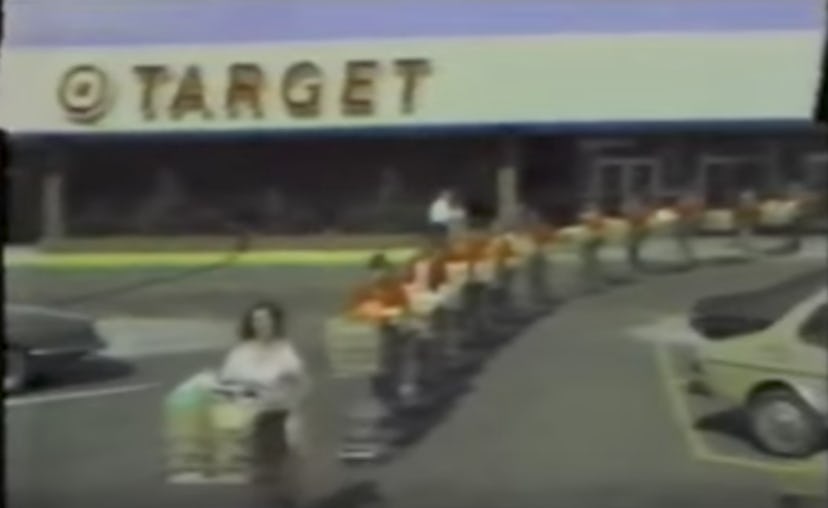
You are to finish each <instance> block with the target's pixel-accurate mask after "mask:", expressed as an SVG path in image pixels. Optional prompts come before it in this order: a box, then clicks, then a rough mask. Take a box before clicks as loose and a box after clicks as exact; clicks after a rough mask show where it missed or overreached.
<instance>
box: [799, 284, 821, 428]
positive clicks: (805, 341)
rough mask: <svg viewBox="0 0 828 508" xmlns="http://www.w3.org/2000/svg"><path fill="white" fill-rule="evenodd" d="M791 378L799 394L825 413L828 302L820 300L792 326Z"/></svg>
mask: <svg viewBox="0 0 828 508" xmlns="http://www.w3.org/2000/svg"><path fill="white" fill-rule="evenodd" d="M795 340H796V342H795V344H796V345H795V351H794V358H795V365H796V369H795V370H796V372H795V374H794V375H795V376H796V378H795V382H796V383H797V384H798V385H799V388H800V389H801V390H803V391H804V392H803V396H804V397H805V398H806V399H809V402H810V403H811V404H812V405H813V406H815V408H816V409H818V410H819V411H820V412H821V413H822V414H824V415H828V303H826V301H825V300H822V302H821V303H819V305H818V306H817V307H816V308H814V309H813V310H812V311H811V312H810V313H809V314H807V316H806V317H805V319H804V320H803V321H802V322H801V324H800V326H799V327H798V329H797V330H796V337H795Z"/></svg>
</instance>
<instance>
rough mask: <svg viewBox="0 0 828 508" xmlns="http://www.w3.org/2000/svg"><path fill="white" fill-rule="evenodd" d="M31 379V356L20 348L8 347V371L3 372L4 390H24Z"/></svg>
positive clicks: (14, 391)
mask: <svg viewBox="0 0 828 508" xmlns="http://www.w3.org/2000/svg"><path fill="white" fill-rule="evenodd" d="M29 379H30V372H29V358H28V356H27V355H26V352H25V351H24V350H22V349H19V348H14V347H11V348H7V349H6V371H5V372H4V374H3V390H4V391H5V392H6V393H16V392H19V391H21V390H23V389H24V388H25V387H26V385H27V384H28V382H29Z"/></svg>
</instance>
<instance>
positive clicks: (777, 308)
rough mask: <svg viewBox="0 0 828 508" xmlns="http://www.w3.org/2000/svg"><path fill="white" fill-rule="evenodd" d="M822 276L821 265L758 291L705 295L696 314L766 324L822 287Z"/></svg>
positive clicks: (824, 273)
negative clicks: (706, 296)
mask: <svg viewBox="0 0 828 508" xmlns="http://www.w3.org/2000/svg"><path fill="white" fill-rule="evenodd" d="M825 276H826V271H825V269H824V268H820V269H817V270H808V271H807V272H804V273H802V274H799V275H796V276H795V277H792V278H789V279H786V280H784V281H782V282H780V283H778V284H774V285H772V286H768V287H764V288H761V289H758V290H752V291H746V292H739V293H736V294H730V295H722V296H714V297H711V298H706V299H703V300H701V301H700V302H699V304H698V305H697V313H702V314H710V315H716V316H721V317H733V318H745V319H751V320H757V321H762V322H763V323H765V324H767V325H770V324H772V323H774V322H776V321H777V320H779V319H780V318H781V317H782V316H784V315H785V314H786V313H787V312H788V311H789V310H791V308H793V306H794V305H796V304H797V303H799V302H801V301H802V300H803V299H805V298H808V297H809V296H812V295H813V294H814V293H816V292H817V291H818V290H819V289H820V288H824V287H825V285H826V283H825Z"/></svg>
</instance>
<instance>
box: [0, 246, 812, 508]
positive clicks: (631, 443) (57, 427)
mask: <svg viewBox="0 0 828 508" xmlns="http://www.w3.org/2000/svg"><path fill="white" fill-rule="evenodd" d="M821 265H824V261H823V260H820V259H819V258H818V257H816V256H812V257H811V259H770V260H764V261H757V262H753V263H744V264H714V265H710V266H705V267H702V268H699V269H698V270H695V271H693V272H677V273H672V274H661V275H647V276H642V277H636V278H634V279H633V280H632V281H631V283H627V284H618V285H617V286H614V287H612V288H610V289H608V290H606V291H604V292H601V293H598V294H595V295H590V296H577V297H576V295H579V289H578V284H577V280H576V278H575V276H574V270H573V268H574V266H573V265H572V264H571V263H560V264H559V265H558V266H557V267H556V269H555V276H554V280H555V283H556V284H555V285H556V287H557V288H558V294H559V296H561V297H563V298H565V299H569V301H565V302H564V304H563V305H561V306H560V307H558V308H557V309H555V310H554V311H553V312H551V313H550V314H549V315H548V316H546V317H544V318H543V319H541V320H539V321H536V322H535V323H533V324H532V325H531V326H530V327H529V328H526V329H525V330H523V331H522V332H521V333H520V334H519V335H518V336H516V337H515V338H514V339H513V340H512V341H511V342H510V344H509V345H507V346H506V347H504V348H503V349H501V350H500V351H499V352H497V354H496V355H495V356H493V358H492V359H491V360H490V361H489V362H488V364H487V365H486V367H485V369H484V370H483V371H482V372H481V373H480V374H478V375H477V376H476V377H475V378H474V380H473V384H472V389H471V391H470V392H469V393H468V394H466V395H465V396H464V397H462V399H461V400H460V401H459V402H458V403H457V404H456V406H455V407H453V408H451V410H450V411H448V412H447V413H446V414H445V415H444V416H443V417H442V418H441V419H440V421H439V422H437V423H436V425H435V426H434V427H433V428H432V429H431V430H430V432H429V433H428V434H427V435H426V436H425V437H424V438H423V439H422V440H420V441H419V442H418V443H416V444H415V445H413V446H412V447H410V448H408V449H406V450H404V451H403V452H402V453H401V454H400V456H398V457H397V458H396V459H395V460H394V461H392V462H390V463H389V464H386V465H383V466H378V467H371V468H364V469H356V470H354V469H345V468H343V467H342V466H341V465H340V464H338V463H337V462H336V460H335V458H334V451H335V448H336V443H337V438H338V436H339V433H340V432H341V431H342V428H343V426H342V423H343V421H342V414H343V412H344V411H345V409H346V408H347V403H348V400H349V393H350V390H351V389H352V387H349V386H348V385H347V384H343V383H341V382H334V381H333V380H331V379H329V377H328V375H327V368H326V365H325V361H324V355H323V353H322V346H321V344H322V337H321V330H322V326H323V323H324V319H325V317H326V316H328V315H330V314H331V313H332V312H334V311H335V310H336V309H337V308H338V307H339V306H340V305H341V303H342V302H343V299H344V297H345V295H346V293H347V289H348V288H349V287H351V286H352V285H353V284H354V283H355V282H356V281H357V280H359V278H360V270H359V269H357V268H346V267H340V268H311V267H302V268H299V267H293V268H290V267H230V268H224V269H221V270H217V271H214V272H209V273H203V274H200V275H198V276H196V277H192V278H189V279H182V280H179V281H177V282H176V283H174V284H169V285H160V286H156V287H150V288H146V289H144V290H141V291H136V292H132V293H126V294H123V295H119V296H117V297H111V298H105V299H98V300H88V301H81V300H74V299H73V298H72V297H74V296H77V295H80V294H82V293H84V294H91V293H94V292H96V291H98V290H102V289H110V288H113V287H119V286H126V285H130V284H133V283H135V282H138V281H144V280H146V279H147V278H151V277H158V276H166V275H169V274H170V273H173V272H176V271H178V270H180V269H176V270H173V269H169V270H164V269H153V270H147V269H144V270H71V271H66V270H43V269H35V268H15V269H11V270H9V271H8V272H7V277H6V290H7V297H8V298H9V300H11V301H16V302H26V303H50V302H54V301H57V300H63V301H64V302H65V301H73V303H74V305H73V306H72V308H73V309H74V310H77V311H80V312H84V313H88V314H91V315H94V316H96V317H97V318H99V319H101V320H102V321H105V322H107V323H110V324H112V326H113V327H114V328H112V329H116V328H117V330H118V331H117V332H114V333H116V335H119V337H118V341H120V342H118V345H119V347H120V349H118V348H113V349H112V350H111V351H109V352H108V353H109V354H110V356H111V358H107V359H96V360H94V361H90V362H87V363H86V364H83V365H78V366H76V367H75V368H74V369H72V370H71V371H69V372H66V373H65V374H63V375H62V376H61V377H59V378H58V379H54V380H52V381H51V382H50V383H49V384H47V385H45V386H41V387H37V388H36V389H34V390H33V391H32V392H30V393H27V394H25V395H22V396H19V397H14V398H10V399H7V400H6V420H5V423H6V429H7V433H6V488H7V496H8V497H7V499H8V501H9V503H10V505H11V506H14V507H21V508H22V507H26V508H41V507H42V508H51V507H56V508H57V507H60V508H74V507H78V508H81V507H83V508H98V507H100V508H105V507H110V506H118V507H133V506H134V507H136V508H137V507H141V508H143V507H145V506H158V507H168V506H169V507H173V506H175V507H182V506H200V507H204V508H211V507H216V508H219V507H223V508H231V507H232V508H244V507H248V506H249V507H254V506H256V507H259V506H268V505H267V504H266V501H264V500H263V499H262V498H261V497H260V495H259V493H257V492H256V491H254V490H253V489H250V488H244V487H227V486H224V487H221V486H198V487H182V486H169V485H165V484H164V483H163V477H162V465H163V455H162V452H163V447H162V443H161V404H162V401H163V397H164V395H165V393H167V392H168V391H169V389H170V388H171V387H172V386H174V385H175V384H176V383H177V382H179V381H180V380H181V379H183V378H184V377H186V376H187V375H188V374H190V373H192V372H194V371H196V370H198V369H200V368H203V367H205V366H210V365H215V364H216V363H218V362H219V361H220V359H221V356H222V354H223V351H224V350H225V349H226V347H228V346H229V345H230V344H232V341H233V340H234V339H233V336H232V330H233V326H234V323H235V320H236V318H237V317H238V315H239V314H240V313H241V311H242V310H243V309H244V308H245V307H247V306H248V305H250V304H251V303H253V302H254V301H256V300H258V299H261V298H275V299H278V300H280V301H282V302H284V304H285V305H286V306H287V308H288V310H289V319H290V330H291V335H292V336H293V337H295V340H296V341H297V343H298V344H299V347H300V349H301V350H302V352H303V353H304V355H305V356H306V358H307V359H308V361H309V363H310V364H311V366H312V369H313V371H314V375H315V378H316V383H315V390H314V393H313V397H312V400H311V402H310V404H309V407H308V414H309V422H310V423H309V426H310V434H311V436H312V440H313V443H314V447H313V451H312V454H311V457H310V458H309V460H308V463H309V466H308V485H309V492H310V493H311V494H312V496H311V497H312V498H313V499H314V502H315V503H316V504H317V505H323V506H368V502H369V499H368V497H369V496H367V494H366V490H370V489H366V490H363V489H361V488H359V486H360V485H365V484H369V485H373V486H375V487H376V490H377V494H378V495H379V496H380V498H381V500H382V502H384V504H385V505H386V506H392V507H395V508H398V507H399V508H403V507H409V506H410V507H412V508H413V507H421V506H423V507H433V508H441V507H445V508H461V507H465V506H475V507H479V508H486V507H492V508H494V507H503V506H510V507H515V508H523V507H527V508H529V507H538V508H550V507H557V506H560V507H566V508H580V507H583V508H607V507H609V508H626V507H629V508H651V507H652V508H655V507H661V506H674V507H682V508H690V507H715V506H723V507H725V506H726V507H729V508H730V507H732V508H766V507H767V508H771V507H772V506H774V504H773V501H774V492H773V487H772V485H771V484H770V482H769V480H768V478H767V475H763V474H760V473H757V472H755V471H751V470H746V469H741V468H736V467H726V466H718V465H710V464H703V463H699V462H697V461H696V460H695V459H694V458H693V456H692V454H691V453H690V452H689V450H688V449H687V446H686V443H685V441H684V440H683V438H682V433H683V431H684V429H681V428H679V427H678V426H677V424H676V422H675V420H674V419H673V418H672V417H671V414H670V410H669V404H668V401H667V400H666V398H665V396H664V390H663V383H662V380H661V379H660V377H659V372H658V368H657V365H656V362H655V360H654V355H653V348H652V344H651V343H649V342H648V341H647V340H641V339H640V337H637V336H636V333H635V330H639V329H641V328H642V327H645V326H647V325H648V324H652V323H654V322H658V321H659V320H660V319H663V318H664V316H666V315H672V314H676V313H680V312H682V311H684V310H685V309H687V308H688V306H689V305H690V304H691V303H692V302H693V301H695V300H696V299H697V298H699V297H702V296H707V295H712V294H717V293H722V292H729V291H735V290H742V289H748V288H752V287H760V286H762V285H765V284H770V283H773V282H776V281H777V280H781V279H782V278H785V277H788V276H791V275H794V274H796V273H799V272H801V271H804V270H808V269H813V268H814V267H815V266H821ZM614 270H616V271H621V270H623V268H622V267H620V266H615V267H614ZM162 320H163V321H162ZM161 322H163V323H166V325H165V326H166V327H168V328H177V329H178V332H177V333H176V334H173V336H174V338H172V339H169V340H168V341H167V342H166V343H164V341H163V340H162V339H161V338H160V337H162V336H164V337H166V335H164V333H166V332H163V331H160V330H163V327H159V326H158V325H159V323H161ZM199 322H201V323H202V325H203V328H202V330H203V331H199V332H196V331H192V332H190V333H183V332H182V330H195V328H186V327H188V326H190V327H192V326H196V325H195V324H197V323H199ZM194 323H195V324H194ZM204 323H207V325H204ZM116 325H117V326H116ZM133 325H134V326H133ZM141 327H144V328H141ZM153 327H155V328H153ZM182 327H183V328H182ZM124 330H126V331H124ZM130 330H131V335H130V333H127V332H129V331H130ZM136 330H138V331H136ZM153 330H156V331H153ZM124 334H126V335H124ZM188 335H199V336H203V337H204V340H203V341H194V340H193V339H192V337H190V336H188ZM142 336H147V337H150V338H153V339H154V340H153V341H149V342H147V343H148V344H150V345H149V346H146V347H144V346H134V347H132V348H131V349H130V347H126V346H129V345H130V344H132V343H134V342H138V341H141V340H142V339H141V337H142ZM153 336H154V337H153ZM124 337H127V338H124ZM225 340H226V342H225ZM727 439H733V440H739V439H740V437H739V436H735V437H733V436H731V437H728V438H727ZM738 446H742V445H741V444H740V445H738Z"/></svg>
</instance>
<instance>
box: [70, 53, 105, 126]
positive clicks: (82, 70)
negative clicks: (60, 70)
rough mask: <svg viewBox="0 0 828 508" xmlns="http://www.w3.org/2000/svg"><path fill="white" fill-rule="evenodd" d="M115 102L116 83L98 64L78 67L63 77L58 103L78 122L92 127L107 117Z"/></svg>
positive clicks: (71, 118) (72, 119)
mask: <svg viewBox="0 0 828 508" xmlns="http://www.w3.org/2000/svg"><path fill="white" fill-rule="evenodd" d="M112 100H113V90H112V83H111V82H110V80H109V78H108V77H107V75H106V74H105V73H104V72H103V71H102V70H101V69H99V68H98V67H95V66H94V65H76V66H74V67H72V68H70V69H69V70H67V71H66V72H65V73H64V74H63V78H62V79H61V80H60V85H59V86H58V103H59V104H60V107H61V108H62V109H63V111H64V112H65V113H66V116H67V118H68V119H69V120H70V121H72V122H75V123H82V124H92V123H95V122H97V121H98V120H100V119H101V118H103V116H104V115H105V114H106V113H107V112H108V111H109V108H110V106H111V105H112Z"/></svg>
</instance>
